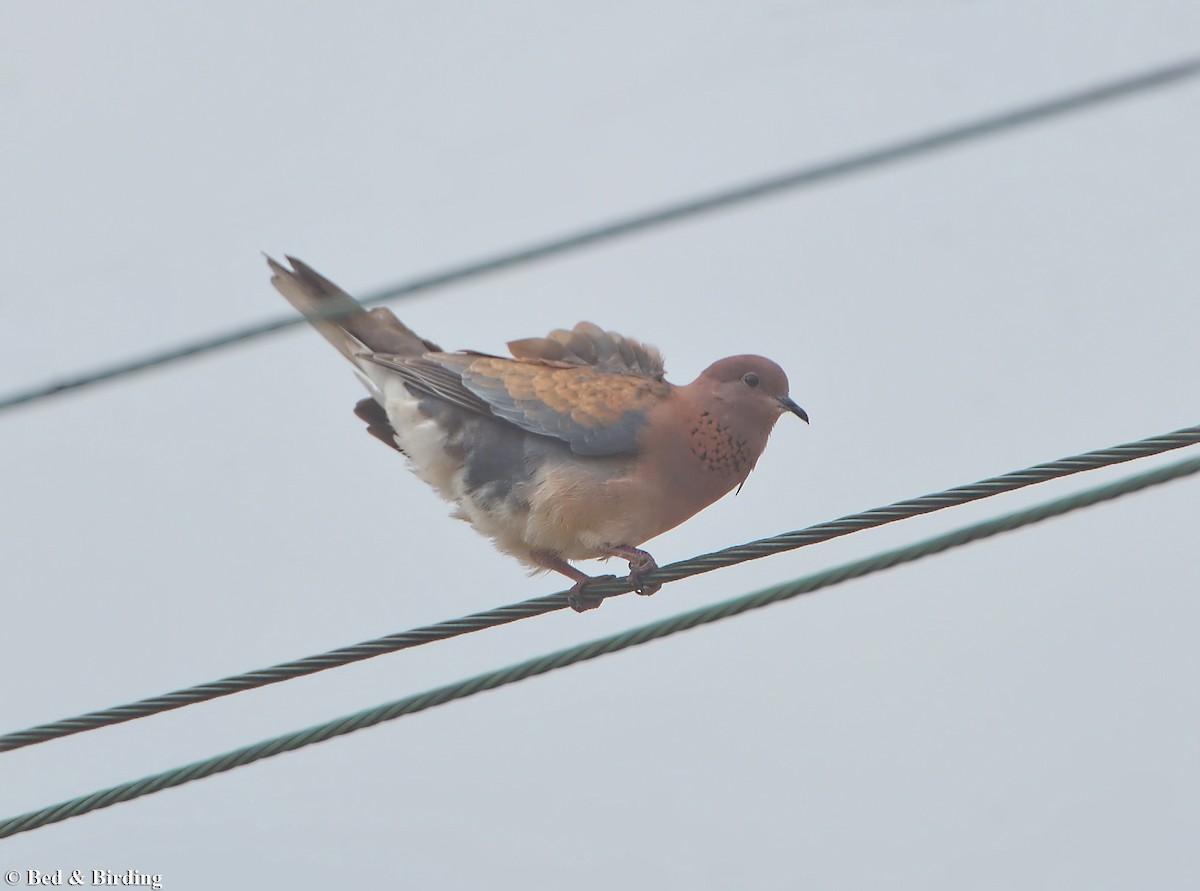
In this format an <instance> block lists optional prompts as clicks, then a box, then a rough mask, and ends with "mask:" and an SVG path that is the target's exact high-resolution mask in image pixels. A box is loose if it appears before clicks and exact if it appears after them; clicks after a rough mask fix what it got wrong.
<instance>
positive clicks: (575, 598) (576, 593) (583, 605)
mask: <svg viewBox="0 0 1200 891" xmlns="http://www.w3.org/2000/svg"><path fill="white" fill-rule="evenodd" d="M615 578H616V576H615V575H598V576H595V577H593V578H583V579H580V580H579V581H577V582H576V583H575V584H574V585H572V586H571V590H570V591H568V592H567V605H568V606H569V607H571V609H573V610H575V612H577V613H585V612H587V611H588V610H590V609H595V608H596V607H598V606H599V605H600V604H601V603H603V602H604V597H603V596H601V595H600V594H591V593H589V592H587V591H585V590H584V588H585V587H587V586H588V585H590V584H591V583H592V582H600V581H611V580H613V579H615Z"/></svg>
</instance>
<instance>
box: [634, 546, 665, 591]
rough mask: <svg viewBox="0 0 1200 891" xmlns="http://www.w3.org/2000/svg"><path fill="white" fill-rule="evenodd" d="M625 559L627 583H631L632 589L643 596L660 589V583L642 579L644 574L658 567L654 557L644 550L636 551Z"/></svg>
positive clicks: (646, 574)
mask: <svg viewBox="0 0 1200 891" xmlns="http://www.w3.org/2000/svg"><path fill="white" fill-rule="evenodd" d="M627 559H628V560H629V584H631V585H633V590H634V591H636V592H637V593H638V594H641V595H642V596H643V597H649V596H650V595H651V594H657V593H658V592H659V591H660V590H661V589H662V584H661V583H657V582H646V581H643V579H644V578H645V577H646V576H648V575H649V574H650V573H652V572H654V571H655V570H656V569H658V563H656V562H655V560H654V558H653V557H652V556H650V555H649V554H647V553H646V552H645V551H637V553H636V554H631V555H630V556H629V557H628V558H627Z"/></svg>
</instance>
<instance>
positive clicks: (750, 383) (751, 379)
mask: <svg viewBox="0 0 1200 891" xmlns="http://www.w3.org/2000/svg"><path fill="white" fill-rule="evenodd" d="M742 383H743V384H745V385H746V386H747V387H757V386H758V375H757V374H755V373H754V372H753V371H748V372H746V373H745V374H743V375H742Z"/></svg>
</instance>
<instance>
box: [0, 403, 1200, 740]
mask: <svg viewBox="0 0 1200 891" xmlns="http://www.w3.org/2000/svg"><path fill="white" fill-rule="evenodd" d="M1196 444H1200V425H1196V426H1193V427H1185V428H1183V429H1181V430H1176V431H1175V432H1173V433H1167V434H1163V435H1161V436H1153V437H1149V438H1147V439H1141V440H1138V441H1136V442H1130V443H1125V444H1123V445H1117V446H1113V447H1111V448H1107V449H1098V450H1095V451H1091V452H1085V453H1083V454H1080V455H1074V456H1072V457H1069V458H1061V459H1059V460H1057V461H1049V462H1045V463H1043V464H1037V465H1034V466H1032V467H1028V468H1025V469H1024V470H1017V471H1012V472H1009V473H1005V474H1001V475H1000V476H995V477H991V478H989V479H985V480H981V481H979V482H976V483H971V484H969V485H965V486H957V487H955V488H952V489H948V490H945V491H943V492H937V493H934V494H931V495H923V496H921V497H919V498H912V499H908V500H905V501H898V502H895V503H894V504H890V505H887V506H885V507H876V508H872V509H870V510H867V511H863V512H861V513H857V514H850V515H848V516H845V517H841V518H840V519H837V520H832V521H830V522H826V523H818V524H817V525H815V526H809V527H807V528H805V529H800V530H796V531H793V532H787V533H784V534H782V535H775V536H771V537H769V538H764V539H760V540H758V541H753V542H749V543H747V544H742V545H736V546H733V547H729V548H724V549H722V550H719V551H714V552H713V553H710V554H702V555H700V556H697V557H693V558H691V559H688V560H682V561H680V562H678V563H672V564H669V565H667V566H664V567H661V568H660V569H658V570H656V571H654V572H653V573H650V574H648V575H647V576H646V578H645V581H646V582H647V583H651V584H653V583H665V582H671V581H678V580H680V579H683V578H687V577H689V576H693V575H698V574H700V573H704V572H711V571H712V570H714V569H719V568H722V567H727V566H733V565H736V564H738V563H743V562H746V561H748V560H755V559H758V558H760V557H766V556H770V555H772V554H778V553H782V552H784V551H790V550H794V549H796V548H800V547H805V546H807V545H811V544H816V543H818V542H822V541H828V540H830V539H833V538H837V537H840V536H843V535H849V534H851V533H853V532H859V531H862V530H864V529H869V528H873V527H876V526H882V525H885V524H887V523H893V522H896V521H897V520H903V519H908V518H910V517H915V516H919V515H922V514H927V513H931V512H933V511H937V510H942V509H943V508H947V507H954V506H957V505H961V504H966V503H968V502H971V501H978V500H980V499H983V498H989V497H991V496H993V495H998V494H1000V493H1002V492H1010V491H1013V490H1015V489H1020V488H1024V487H1025V486H1030V485H1034V484H1036V483H1041V482H1045V481H1047V480H1052V479H1058V478H1061V477H1064V476H1069V475H1071V474H1075V473H1080V472H1082V471H1086V470H1094V469H1097V468H1101V467H1109V466H1112V465H1114V464H1120V463H1123V462H1125V461H1132V460H1134V459H1137V458H1145V457H1149V456H1151V455H1158V454H1162V453H1163V452H1168V451H1171V450H1173V449H1179V448H1184V447H1186V446H1190V445H1196ZM585 590H586V591H587V593H588V594H589V595H590V596H594V597H597V598H607V597H612V596H616V595H619V594H624V593H628V592H629V591H631V590H633V587H632V585H630V584H629V582H628V580H625V579H611V580H607V579H598V580H597V581H595V582H592V583H590V584H588V585H587V587H586V589H585ZM566 606H567V596H566V592H565V591H560V592H557V593H554V594H548V595H545V596H542V597H535V598H531V599H529V600H524V601H521V602H519V603H513V604H509V605H507V606H501V607H497V608H495V609H490V610H485V611H483V612H478V613H472V614H471V615H468V616H463V617H462V618H458V619H451V620H449V621H444V622H438V623H436V624H433V625H426V626H423V627H420V628H414V629H411V630H408V631H402V632H398V633H395V634H390V635H387V636H385V637H379V638H375V639H374V640H368V641H364V642H362V643H358V644H354V645H351V646H346V647H341V648H338V649H334V650H330V651H328V652H325V653H321V654H318V655H314V656H308V657H305V658H302V659H297V660H295V661H292V662H284V663H280V664H278V665H274V666H271V667H269V668H262V669H258V670H256V671H249V672H246V673H244V674H237V675H231V676H229V677H226V678H222V679H221V680H217V681H211V682H209V683H204V684H198V685H196V686H192V687H186V688H184V689H181V690H176V691H174V692H171V693H166V694H163V695H161V696H154V697H150V698H148V699H142V700H139V701H137V702H133V703H129V704H126V705H121V706H116V707H114V708H109V709H104V710H101V711H93V712H88V713H87V714H83V715H78V716H76V717H73V718H67V719H64V720H60V721H55V722H52V723H48V724H40V725H38V726H36V727H31V728H28V729H25V730H18V731H12V732H10V733H6V734H4V735H2V736H0V752H4V751H12V750H14V749H19V748H24V747H26V746H31V745H36V744H39V743H43V742H47V741H49V740H52V739H60V738H62V737H65V736H70V735H73V734H76V733H82V732H85V731H89V730H96V729H98V728H101V727H107V726H111V725H113V724H120V723H123V722H125V721H131V720H134V719H137V718H144V717H149V716H151V715H156V714H160V713H162V712H166V711H170V710H172V709H177V708H182V707H184V706H188V705H195V704H197V703H200V702H207V701H209V700H212V699H217V698H219V697H222V696H229V695H231V694H233V693H239V692H243V691H245V690H253V689H256V688H258V687H264V686H267V685H269V684H276V683H280V682H281V681H287V680H292V679H294V678H298V677H303V676H305V675H310V674H315V673H316V672H319V671H325V670H326V669H330V668H336V667H339V666H342V665H349V664H351V663H353V662H360V661H362V660H365V659H371V658H374V657H376V656H382V655H384V654H386V653H394V652H397V651H399V650H404V649H410V648H412V647H417V646H422V645H424V644H428V643H433V642H435V641H440V640H447V639H449V638H452V637H457V636H459V635H462V634H468V633H470V632H474V631H480V630H483V629H485V628H495V627H497V626H500V625H505V624H508V623H510V622H515V621H518V620H520V619H527V618H531V617H533V616H537V615H543V614H545V613H549V612H554V611H556V610H560V609H563V608H565V607H566Z"/></svg>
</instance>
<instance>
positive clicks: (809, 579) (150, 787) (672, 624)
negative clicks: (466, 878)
mask: <svg viewBox="0 0 1200 891" xmlns="http://www.w3.org/2000/svg"><path fill="white" fill-rule="evenodd" d="M1198 472H1200V457H1194V458H1189V459H1187V460H1184V461H1180V462H1177V463H1174V464H1169V465H1166V466H1163V467H1159V468H1156V469H1154V470H1151V471H1148V472H1146V473H1142V474H1138V475H1135V476H1130V477H1126V478H1125V479H1122V480H1118V481H1116V482H1113V483H1109V484H1107V485H1104V486H1098V487H1095V488H1092V489H1087V490H1085V491H1083V492H1078V493H1076V494H1074V495H1069V496H1067V497H1065V498H1059V499H1056V500H1054V501H1049V502H1045V503H1043V504H1040V505H1037V506H1035V507H1032V508H1028V509H1026V510H1021V511H1016V512H1014V513H1010V514H1006V515H1004V516H1001V517H997V518H995V519H991V520H985V521H984V522H981V523H976V524H973V525H971V526H965V527H963V528H960V529H956V530H953V531H951V532H948V533H945V534H943V535H938V536H935V537H933V538H929V539H925V540H923V541H919V542H917V543H915V544H912V545H908V546H906V547H902V548H897V549H895V550H891V551H885V552H883V553H880V554H876V555H874V556H872V557H868V558H866V559H863V560H856V561H854V562H852V563H847V564H844V565H842V566H837V567H834V568H832V569H828V570H825V571H823V572H818V573H815V574H813V575H809V576H805V577H803V578H800V579H796V580H794V581H791V582H787V583H785V584H782V585H775V586H772V587H769V588H764V589H762V590H760V591H757V592H755V593H752V594H747V595H745V596H742V597H738V598H734V599H731V600H726V601H722V602H720V603H717V604H714V605H712V606H708V607H703V608H701V609H696V610H692V611H690V612H686V613H681V614H679V615H677V616H673V617H671V618H668V619H664V620H661V621H658V622H653V623H650V624H648V625H643V626H640V627H638V628H633V629H630V630H629V631H624V632H621V633H619V634H614V635H610V636H608V637H603V638H599V639H597V640H594V641H591V642H589V643H585V644H581V645H578V646H573V647H568V648H567V649H563V650H559V651H558V652H555V653H550V654H548V655H545V656H539V657H537V658H534V659H529V660H527V661H525V662H520V663H517V664H515V665H510V666H508V667H507V668H502V669H498V670H495V671H489V672H486V673H484V674H479V675H476V676H475V677H472V678H468V679H466V680H462V681H458V682H456V683H453V684H446V685H445V686H441V687H437V688H435V689H432V690H427V691H425V692H424V693H418V694H416V695H413V696H407V697H405V698H403V699H398V700H395V701H394V702H389V703H385V704H383V705H380V706H376V707H375V708H370V709H365V710H363V711H360V712H356V713H354V714H351V715H346V716H343V717H341V718H337V719H335V720H333V721H328V722H326V723H324V724H318V725H315V726H312V727H308V728H306V729H304V730H299V731H295V732H293V733H287V734H284V735H282V736H276V737H273V738H271V739H267V740H264V741H262V742H258V743H255V744H253V745H249V746H244V747H242V748H239V749H234V750H232V751H230V752H226V753H225V754H223V755H218V756H216V757H214V758H208V759H205V760H203V761H196V762H194V763H192V764H188V765H185V766H183V767H179V768H175V769H173V770H167V771H163V772H161V773H157V774H152V775H150V776H146V777H143V778H141V779H139V780H133V781H131V782H127V783H122V784H120V785H117V786H112V787H110V788H108V789H103V790H101V791H99V792H94V793H92V794H90V795H84V796H81V797H79V798H74V799H71V800H70V801H64V802H62V803H60V804H56V805H52V806H50V807H46V808H42V809H41V810H37V811H30V812H29V813H26V814H22V815H20V816H17V817H13V818H11V819H7V820H4V821H0V838H7V837H9V836H12V835H16V834H18V833H21V832H28V831H30V830H33V829H38V828H40V827H42V826H47V825H49V824H51V823H58V822H61V821H63V820H67V819H70V818H72V817H78V816H81V815H83V814H87V813H90V812H92V811H95V810H100V809H101V808H106V807H110V806H112V805H114V804H119V803H121V802H125V801H132V800H133V799H135V798H140V797H142V796H144V795H150V794H152V793H154V792H159V791H162V790H163V789H169V788H172V787H175V786H181V785H183V784H185V783H190V782H192V781H193V780H199V779H203V778H204V777H210V776H213V775H215V774H218V773H224V772H226V771H229V770H233V769H234V768H235V767H242V766H244V765H247V764H253V763H254V762H256V761H261V760H263V759H264V758H270V757H273V756H275V755H279V754H281V753H283V752H292V751H295V750H296V749H301V748H304V747H305V746H310V745H313V744H314V743H319V742H324V741H326V740H329V739H333V738H334V737H337V736H344V735H346V734H348V733H354V732H355V731H357V730H362V729H364V728H367V727H373V726H375V725H376V724H380V723H383V722H384V721H391V720H395V719H396V718H401V717H404V716H405V715H412V714H416V713H417V712H421V711H424V710H425V709H429V708H433V707H435V706H439V705H444V704H445V703H448V702H453V701H454V700H456V699H465V698H467V697H468V696H473V695H475V694H476V693H482V692H485V691H487V690H495V689H497V688H498V687H503V686H506V685H508V684H513V683H516V682H517V681H522V680H525V679H526V678H531V677H536V676H537V675H541V674H546V673H547V672H551V671H555V670H557V669H560V668H565V667H567V666H569V665H574V664H576V663H578V662H586V661H589V660H591V659H596V658H598V657H600V656H604V655H608V654H610V653H616V652H619V651H620V650H624V649H627V648H629V647H635V646H640V645H641V644H645V643H649V642H650V641H654V640H660V639H662V638H664V637H669V636H670V635H672V634H677V633H679V632H681V631H686V630H689V629H692V628H696V627H699V626H701V625H707V624H710V623H713V622H717V621H720V620H722V619H727V618H729V617H731V616H736V615H740V614H741V613H744V612H748V611H750V610H755V609H760V608H762V607H764V606H768V605H770V604H773V603H779V602H782V601H784V600H790V599H792V598H794V597H798V596H800V595H802V594H809V593H812V592H814V591H817V590H820V589H821V588H828V587H831V586H833V585H836V584H840V583H841V582H845V581H848V580H850V579H855V578H861V577H863V576H866V575H870V574H871V573H874V572H879V571H881V570H884V569H889V568H891V567H894V566H898V565H900V564H903V563H911V562H913V561H916V560H920V559H921V558H923V557H928V556H931V555H933V554H938V553H941V552H943V551H947V550H950V549H952V548H956V547H961V546H963V545H965V544H969V543H971V542H974V541H979V540H980V539H983V538H988V537H990V536H993V535H998V534H1000V533H1003V532H1009V531H1012V530H1014V529H1018V528H1020V527H1022V526H1028V525H1030V524H1033V523H1038V522H1041V521H1043V520H1047V519H1050V518H1051V517H1057V516H1061V515H1063V514H1066V513H1069V512H1071V511H1075V510H1079V509H1081V508H1084V507H1089V506H1091V505H1095V504H1099V503H1101V502H1104V501H1110V500H1112V499H1114V498H1119V497H1121V496H1123V495H1128V494H1130V493H1133V492H1137V491H1140V490H1142V489H1146V488H1149V487H1151V486H1157V485H1161V484H1163V483H1166V482H1169V481H1171V480H1176V479H1181V478H1183V477H1185V476H1189V475H1191V474H1195V473H1198Z"/></svg>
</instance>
